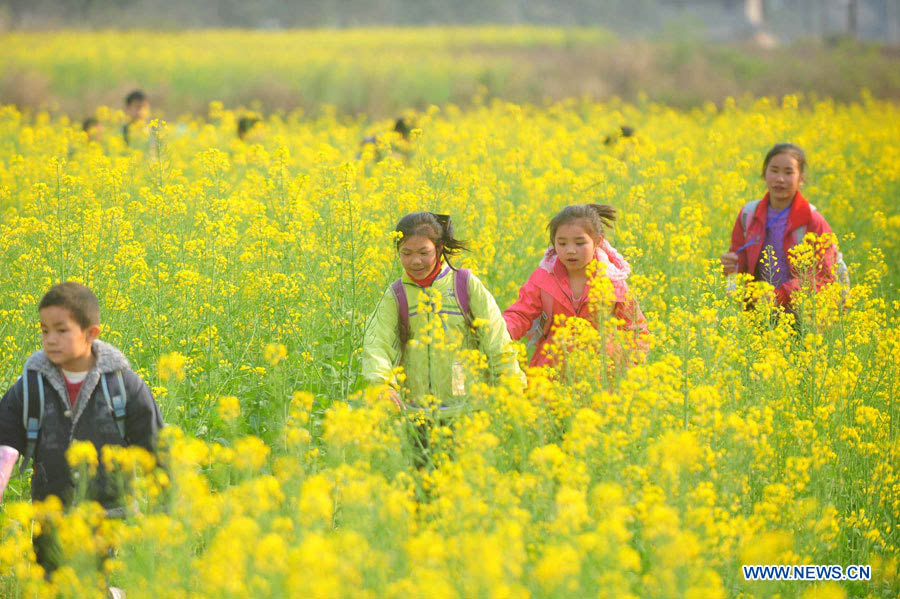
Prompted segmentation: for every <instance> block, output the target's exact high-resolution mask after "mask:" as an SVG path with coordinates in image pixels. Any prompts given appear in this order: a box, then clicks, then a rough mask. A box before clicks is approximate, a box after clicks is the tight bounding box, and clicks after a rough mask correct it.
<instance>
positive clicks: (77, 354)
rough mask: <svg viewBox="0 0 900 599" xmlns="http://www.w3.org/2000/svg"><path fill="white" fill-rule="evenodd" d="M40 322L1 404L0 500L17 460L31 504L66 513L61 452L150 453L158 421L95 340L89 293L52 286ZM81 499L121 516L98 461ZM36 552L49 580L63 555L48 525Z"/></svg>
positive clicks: (136, 383) (136, 384) (115, 353)
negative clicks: (83, 448) (79, 446)
mask: <svg viewBox="0 0 900 599" xmlns="http://www.w3.org/2000/svg"><path fill="white" fill-rule="evenodd" d="M38 314H39V316H40V324H41V341H42V344H43V350H40V351H37V352H35V353H34V354H32V355H31V357H29V358H28V359H27V360H26V361H25V367H24V371H23V373H22V376H21V377H20V378H19V379H18V380H17V381H16V382H15V384H13V386H12V387H11V388H10V389H9V390H8V391H7V392H6V394H5V395H4V396H3V399H2V400H0V463H2V473H0V482H2V485H0V498H2V495H3V491H4V490H5V487H6V484H5V483H6V481H8V479H9V474H10V472H11V470H12V465H13V463H14V462H15V460H16V459H17V458H18V456H19V455H20V454H21V455H23V456H24V458H23V461H22V465H21V471H22V472H24V471H25V468H26V467H27V464H28V461H29V460H30V459H32V458H33V459H34V468H33V470H34V472H33V474H32V478H31V497H32V500H35V501H39V500H44V499H46V498H47V497H49V496H51V495H55V496H56V497H58V498H59V499H60V500H61V501H62V504H63V505H64V506H69V505H71V504H72V502H73V501H74V499H75V497H74V494H75V484H74V482H73V476H72V472H71V471H70V469H69V463H68V462H67V460H66V450H67V449H68V448H69V446H70V445H71V444H72V442H73V441H89V442H90V443H92V444H93V445H94V447H95V449H96V451H97V455H98V456H100V455H102V454H101V450H102V448H103V447H104V446H106V445H118V446H127V445H137V446H140V447H143V448H144V449H146V450H147V451H149V452H154V451H155V447H156V439H157V433H158V431H159V429H160V428H161V427H162V426H163V423H162V416H161V414H160V411H159V407H158V406H157V405H156V402H155V401H154V399H153V396H152V395H151V393H150V389H149V388H148V387H147V385H146V384H145V383H144V381H143V380H142V379H141V377H139V376H138V375H137V374H135V373H134V372H133V371H132V370H131V367H130V366H129V364H128V360H127V359H126V358H125V356H124V355H122V352H120V351H119V350H118V349H116V348H115V347H113V346H112V345H109V344H108V343H104V342H103V341H100V340H99V339H98V338H97V337H98V334H99V332H100V306H99V303H98V302H97V298H96V296H95V295H94V294H93V293H92V292H91V290H90V289H88V288H87V287H85V286H84V285H81V284H79V283H73V282H65V283H60V284H58V285H55V286H54V287H51V288H50V290H49V291H48V292H47V293H46V294H45V295H44V297H43V298H42V299H41V301H40V304H39V305H38ZM87 495H88V497H87V499H90V500H94V501H97V502H98V503H100V504H101V505H102V506H103V507H104V508H106V509H107V510H108V512H111V513H116V512H121V511H122V503H121V501H122V498H121V497H119V496H118V493H117V491H116V490H115V485H114V484H113V483H112V481H110V480H108V479H107V477H106V476H105V475H104V466H103V460H99V464H98V465H97V475H96V477H95V478H93V480H91V481H90V484H89V485H88V487H87ZM34 551H35V555H36V557H37V562H38V564H40V565H41V566H42V567H43V569H44V572H45V574H46V576H47V577H48V579H49V578H50V574H51V573H52V572H53V571H54V570H55V569H56V568H57V567H58V566H59V565H60V561H61V548H60V545H59V543H58V541H57V539H56V535H55V533H54V531H53V529H52V528H50V527H48V524H44V526H43V529H42V531H41V533H40V534H38V535H36V536H35V537H34ZM119 596H121V595H119Z"/></svg>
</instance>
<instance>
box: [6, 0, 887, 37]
mask: <svg viewBox="0 0 900 599" xmlns="http://www.w3.org/2000/svg"><path fill="white" fill-rule="evenodd" d="M0 23H3V25H4V26H5V28H7V29H19V28H27V29H32V28H56V27H89V28H103V27H117V28H118V27H126V28H127V27H141V28H165V29H180V28H204V27H240V28H271V29H280V28H294V27H299V28H313V27H335V28H345V27H358V26H365V25H429V24H474V23H501V24H525V23H532V24H548V25H549V24H553V25H601V26H605V27H609V28H611V29H614V30H616V31H618V32H620V33H623V34H626V35H627V34H635V33H637V34H642V33H643V34H646V33H650V34H655V33H661V32H662V33H665V32H666V31H667V29H671V28H673V27H674V28H675V29H680V30H682V31H683V30H685V29H688V28H690V29H692V30H694V31H700V32H703V33H705V34H706V35H707V36H709V37H712V38H720V39H735V36H739V37H743V38H746V37H751V36H753V35H756V34H759V32H761V31H762V32H765V33H766V34H767V35H771V36H773V39H774V38H778V39H785V40H791V39H796V38H800V37H829V36H834V35H847V36H850V37H857V38H862V39H867V40H873V41H884V42H889V43H897V42H900V0H450V1H449V2H448V1H446V0H254V1H247V0H189V1H187V2H185V1H183V0H0ZM673 24H674V25H673Z"/></svg>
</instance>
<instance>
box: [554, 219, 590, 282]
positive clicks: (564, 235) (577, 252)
mask: <svg viewBox="0 0 900 599" xmlns="http://www.w3.org/2000/svg"><path fill="white" fill-rule="evenodd" d="M599 242H600V239H599V238H597V239H595V238H593V237H591V235H590V233H589V232H588V231H587V229H586V228H585V227H584V225H583V224H582V223H579V222H573V223H568V224H564V225H560V226H559V228H558V229H556V237H555V238H554V239H553V247H554V248H555V249H556V255H557V256H558V257H559V259H560V260H562V263H563V264H565V265H566V270H567V271H569V274H581V273H584V269H585V267H586V266H587V265H588V263H590V261H591V260H593V259H594V255H595V253H596V252H597V244H598V243H599Z"/></svg>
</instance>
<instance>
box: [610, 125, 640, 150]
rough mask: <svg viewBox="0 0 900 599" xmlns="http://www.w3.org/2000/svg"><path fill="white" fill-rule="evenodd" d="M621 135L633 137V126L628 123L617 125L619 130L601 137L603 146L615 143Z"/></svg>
mask: <svg viewBox="0 0 900 599" xmlns="http://www.w3.org/2000/svg"><path fill="white" fill-rule="evenodd" d="M623 137H634V127H631V126H629V125H622V126H621V127H619V131H618V132H617V133H613V134H610V135H607V136H606V137H605V138H604V139H603V145H604V146H612V145H615V144H616V142H618V141H619V140H620V139H622V138H623Z"/></svg>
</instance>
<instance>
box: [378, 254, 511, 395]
mask: <svg viewBox="0 0 900 599" xmlns="http://www.w3.org/2000/svg"><path fill="white" fill-rule="evenodd" d="M453 279H454V277H453V271H452V270H451V269H450V268H449V267H446V266H445V267H444V270H443V271H442V272H441V274H439V275H438V278H436V279H435V280H434V283H432V285H431V286H430V287H428V288H423V287H420V286H419V285H417V284H416V283H414V282H413V281H412V279H410V278H409V275H407V274H406V272H405V271H404V272H403V277H402V281H403V287H404V289H405V290H406V297H407V300H408V303H409V329H410V330H409V343H408V344H407V346H406V351H405V352H402V353H403V356H402V362H401V348H400V334H399V321H400V316H399V312H398V308H397V300H396V298H395V297H394V294H393V292H392V291H391V288H390V287H388V288H387V289H386V290H385V292H384V295H382V297H381V300H379V302H378V306H377V307H376V308H375V313H374V314H373V315H372V317H371V318H370V319H369V322H368V323H367V324H366V330H365V336H364V341H363V354H362V374H363V377H365V379H366V381H367V382H369V383H370V384H373V385H374V384H381V383H394V382H396V377H395V376H394V373H393V369H394V367H395V366H397V365H401V366H403V372H404V373H405V375H406V379H405V380H404V381H403V382H402V383H401V387H402V388H403V389H404V391H405V394H404V398H403V399H404V402H405V403H406V404H407V405H409V406H410V407H413V408H415V407H425V402H423V401H422V398H423V397H424V396H425V395H428V394H430V395H433V396H434V397H436V398H437V399H439V400H440V402H441V410H442V411H443V412H455V411H458V410H459V409H460V408H462V407H463V406H464V405H465V404H466V400H467V397H468V392H469V390H470V389H471V385H472V383H473V382H476V381H472V380H469V379H470V378H471V377H470V376H468V373H467V372H466V371H465V368H464V364H465V360H464V359H463V357H462V356H460V351H462V350H466V349H477V350H480V351H481V353H483V354H484V356H485V357H486V358H487V364H488V368H487V371H486V381H487V382H494V381H496V380H497V379H499V377H500V376H502V375H504V374H506V375H511V376H514V377H517V378H519V379H520V380H521V381H522V383H523V384H524V382H525V375H524V374H523V373H522V371H521V370H520V369H519V364H518V361H517V359H516V356H517V352H516V348H515V347H514V346H513V344H512V341H511V340H510V338H509V332H507V330H506V323H505V322H504V320H503V316H502V315H501V313H500V309H499V308H498V307H497V302H496V301H495V300H494V297H493V296H492V295H491V294H490V293H489V292H488V290H487V289H485V287H484V284H482V282H481V281H480V280H478V278H477V277H475V275H471V276H470V277H469V308H470V310H471V311H472V318H473V319H474V322H475V325H476V326H475V331H472V330H471V329H470V328H469V326H468V325H467V324H466V319H465V318H464V317H463V315H462V310H461V309H460V306H459V303H458V302H457V300H456V297H455V294H454V293H453ZM438 293H439V294H440V310H439V311H438V312H437V313H435V312H434V311H433V309H432V310H429V309H428V308H429V307H433V305H434V304H435V303H436V302H434V301H430V298H431V297H433V296H434V295H436V294H438ZM429 294H431V295H429ZM422 308H425V310H422ZM438 319H440V320H438ZM438 328H440V330H442V331H443V337H444V339H443V341H441V340H439V339H437V338H439V337H440V336H441V335H440V333H437V334H435V333H431V334H429V332H430V331H435V330H436V329H438ZM429 337H430V338H431V339H429Z"/></svg>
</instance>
